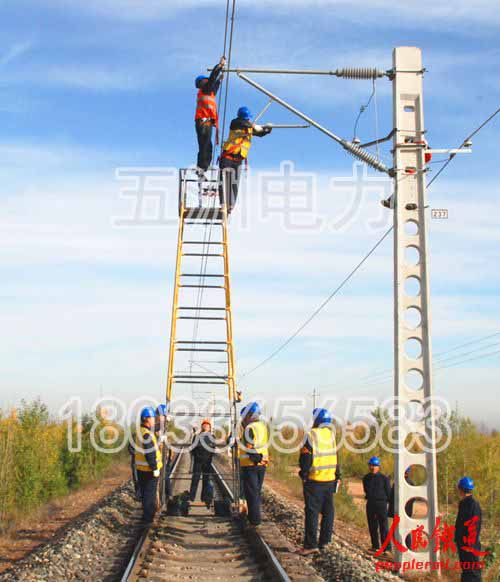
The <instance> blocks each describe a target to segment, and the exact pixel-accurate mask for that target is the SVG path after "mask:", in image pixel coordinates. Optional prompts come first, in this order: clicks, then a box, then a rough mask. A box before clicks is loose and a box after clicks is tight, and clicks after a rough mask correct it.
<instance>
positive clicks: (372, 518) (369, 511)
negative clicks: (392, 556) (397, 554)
mask: <svg viewBox="0 0 500 582" xmlns="http://www.w3.org/2000/svg"><path fill="white" fill-rule="evenodd" d="M366 519H367V520H368V529H369V530H370V538H371V540H372V548H373V549H377V550H378V549H379V548H380V544H381V543H383V542H384V541H385V540H386V538H387V534H388V533H389V519H388V517H387V502H385V501H368V503H367V504H366ZM379 532H380V538H379ZM390 549H391V546H390V545H389V546H387V548H386V550H390Z"/></svg>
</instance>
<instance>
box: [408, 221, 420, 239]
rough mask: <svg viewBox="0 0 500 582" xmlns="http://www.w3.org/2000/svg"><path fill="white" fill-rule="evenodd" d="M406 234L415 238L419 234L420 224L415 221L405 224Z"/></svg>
mask: <svg viewBox="0 0 500 582" xmlns="http://www.w3.org/2000/svg"><path fill="white" fill-rule="evenodd" d="M405 234H407V235H408V236H415V235H416V234H418V224H417V223H416V222H415V221H414V220H407V221H406V222H405Z"/></svg>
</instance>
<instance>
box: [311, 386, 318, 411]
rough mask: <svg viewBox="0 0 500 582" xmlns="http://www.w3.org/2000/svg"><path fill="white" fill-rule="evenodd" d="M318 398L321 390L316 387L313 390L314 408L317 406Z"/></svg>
mask: <svg viewBox="0 0 500 582" xmlns="http://www.w3.org/2000/svg"><path fill="white" fill-rule="evenodd" d="M316 398H318V399H319V391H318V390H316V388H314V389H313V392H312V401H313V410H314V409H315V408H316Z"/></svg>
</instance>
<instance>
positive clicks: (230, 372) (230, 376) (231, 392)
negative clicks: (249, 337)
mask: <svg viewBox="0 0 500 582" xmlns="http://www.w3.org/2000/svg"><path fill="white" fill-rule="evenodd" d="M221 210H222V241H223V243H224V244H223V245H222V247H223V251H222V253H223V255H224V293H225V298H226V336H227V384H228V397H229V402H234V401H235V399H236V387H235V377H234V344H233V321H232V309H231V284H230V279H231V278H230V273H229V237H228V234H227V204H226V202H225V201H224V205H223V207H222V209H221Z"/></svg>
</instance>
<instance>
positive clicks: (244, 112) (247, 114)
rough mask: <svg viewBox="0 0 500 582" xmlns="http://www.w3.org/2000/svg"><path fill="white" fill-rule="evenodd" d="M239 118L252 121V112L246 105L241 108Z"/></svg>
mask: <svg viewBox="0 0 500 582" xmlns="http://www.w3.org/2000/svg"><path fill="white" fill-rule="evenodd" d="M238 117H239V118H240V119H247V120H248V119H251V118H252V113H251V111H250V109H248V107H247V106H246V105H244V106H243V107H240V108H239V109H238Z"/></svg>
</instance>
